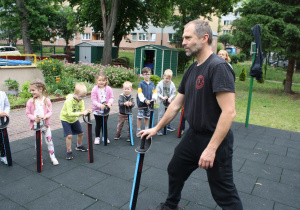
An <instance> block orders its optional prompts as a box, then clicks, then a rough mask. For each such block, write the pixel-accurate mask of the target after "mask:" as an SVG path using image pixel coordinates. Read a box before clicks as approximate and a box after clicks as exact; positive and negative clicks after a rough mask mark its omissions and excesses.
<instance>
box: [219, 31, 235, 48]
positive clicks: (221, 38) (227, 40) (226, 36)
mask: <svg viewBox="0 0 300 210" xmlns="http://www.w3.org/2000/svg"><path fill="white" fill-rule="evenodd" d="M231 39H232V35H231V34H222V35H220V36H218V42H221V43H222V44H223V45H224V47H225V48H226V46H227V45H230V43H231V41H230V40H231Z"/></svg>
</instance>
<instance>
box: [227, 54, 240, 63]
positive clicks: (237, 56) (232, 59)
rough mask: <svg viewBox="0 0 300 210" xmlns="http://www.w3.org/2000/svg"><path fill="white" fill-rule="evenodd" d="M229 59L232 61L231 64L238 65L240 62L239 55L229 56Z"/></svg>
mask: <svg viewBox="0 0 300 210" xmlns="http://www.w3.org/2000/svg"><path fill="white" fill-rule="evenodd" d="M229 57H230V59H231V62H230V63H231V64H236V63H238V62H239V59H240V56H239V54H229Z"/></svg>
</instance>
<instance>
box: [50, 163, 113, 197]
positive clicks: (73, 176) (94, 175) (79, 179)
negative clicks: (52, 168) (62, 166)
mask: <svg viewBox="0 0 300 210" xmlns="http://www.w3.org/2000/svg"><path fill="white" fill-rule="evenodd" d="M108 176H109V175H107V174H104V173H101V172H99V171H95V170H93V169H90V168H87V167H85V166H78V167H76V168H73V169H71V170H69V171H67V172H65V173H63V174H60V175H58V176H56V177H54V178H53V180H54V181H56V182H57V183H59V184H61V185H63V186H67V187H68V188H70V189H73V190H75V191H77V192H83V191H84V190H86V189H88V188H90V187H92V186H93V185H95V184H97V183H98V182H101V181H102V180H104V179H106V178H107V177H108Z"/></svg>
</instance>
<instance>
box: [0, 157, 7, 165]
mask: <svg viewBox="0 0 300 210" xmlns="http://www.w3.org/2000/svg"><path fill="white" fill-rule="evenodd" d="M1 162H2V163H4V164H5V165H7V159H6V157H1Z"/></svg>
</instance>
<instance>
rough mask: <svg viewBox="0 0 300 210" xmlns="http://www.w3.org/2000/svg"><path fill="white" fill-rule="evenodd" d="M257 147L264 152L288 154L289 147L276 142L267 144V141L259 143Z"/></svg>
mask: <svg viewBox="0 0 300 210" xmlns="http://www.w3.org/2000/svg"><path fill="white" fill-rule="evenodd" d="M255 149H258V150H262V151H263V152H267V153H271V154H276V155H281V156H286V154H287V147H286V146H283V145H280V146H279V145H276V144H266V143H262V142H260V143H258V144H257V145H256V146H255Z"/></svg>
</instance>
